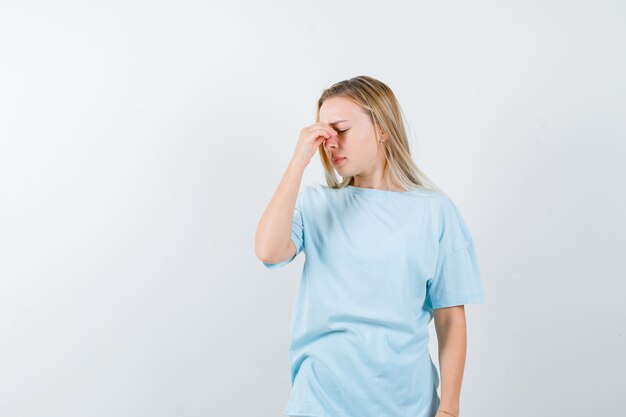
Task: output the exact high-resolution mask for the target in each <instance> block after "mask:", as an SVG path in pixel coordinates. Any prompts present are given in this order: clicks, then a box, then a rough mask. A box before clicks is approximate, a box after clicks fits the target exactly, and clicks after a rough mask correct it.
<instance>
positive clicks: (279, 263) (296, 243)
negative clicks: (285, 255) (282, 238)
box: [263, 238, 302, 268]
mask: <svg viewBox="0 0 626 417" xmlns="http://www.w3.org/2000/svg"><path fill="white" fill-rule="evenodd" d="M291 240H292V241H293V243H294V245H295V246H296V253H294V255H293V256H292V257H291V258H289V259H285V260H284V261H281V262H276V263H273V264H272V263H268V262H263V265H265V266H266V267H267V268H278V267H281V266H283V265H287V264H288V263H290V262H291V261H293V260H294V259H295V257H296V256H298V254H299V253H300V252H301V251H302V250H301V249H300V250H299V246H298V242H296V241H295V240H294V239H293V238H292V239H291Z"/></svg>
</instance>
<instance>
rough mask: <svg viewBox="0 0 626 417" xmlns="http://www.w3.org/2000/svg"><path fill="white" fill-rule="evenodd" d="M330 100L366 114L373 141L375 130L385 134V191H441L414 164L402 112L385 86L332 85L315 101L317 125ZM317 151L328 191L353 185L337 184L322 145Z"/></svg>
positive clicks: (361, 81) (353, 81)
mask: <svg viewBox="0 0 626 417" xmlns="http://www.w3.org/2000/svg"><path fill="white" fill-rule="evenodd" d="M330 97H344V98H347V99H349V100H351V101H352V102H354V103H355V104H357V105H359V106H360V107H361V108H362V109H363V110H364V111H365V112H366V113H368V114H369V116H370V120H371V121H372V124H373V125H374V127H375V129H374V131H375V133H376V139H379V135H378V128H380V129H382V131H383V132H385V133H386V134H387V137H388V138H387V139H386V140H385V141H383V142H382V144H383V148H384V152H385V160H386V164H385V167H384V169H383V181H384V183H385V184H386V186H387V188H389V189H390V188H391V184H397V185H400V186H401V187H402V188H404V189H405V190H408V191H412V190H417V189H427V190H433V191H441V190H440V189H439V188H438V187H437V186H436V185H435V184H434V183H433V182H432V181H431V180H430V179H429V178H428V177H427V176H426V175H425V174H424V173H423V172H422V171H421V170H420V169H419V168H418V166H417V164H416V163H415V161H413V158H412V157H411V150H410V149H409V141H408V138H407V133H406V130H405V128H404V122H403V114H402V109H401V108H400V104H399V103H398V100H397V99H396V96H395V95H394V93H393V91H391V89H390V88H389V87H388V86H387V85H386V84H385V83H383V82H382V81H379V80H377V79H375V78H372V77H368V76H366V75H360V76H358V77H354V78H350V79H349V80H344V81H340V82H337V83H335V84H333V85H332V86H330V87H329V88H327V89H325V90H324V91H323V92H322V95H321V96H320V98H319V100H318V101H317V111H316V116H315V119H316V122H319V117H320V108H321V107H322V104H323V103H324V101H325V100H326V99H328V98H330ZM318 150H319V154H320V159H321V161H322V166H323V167H324V175H325V179H326V184H327V185H328V186H329V187H330V188H343V187H345V186H347V185H352V184H353V180H354V176H352V175H351V176H348V177H342V178H343V179H342V180H340V181H337V178H336V176H335V171H334V169H333V165H332V163H331V161H330V160H329V159H328V156H327V155H326V152H325V151H324V143H322V144H321V145H320V146H319V148H318Z"/></svg>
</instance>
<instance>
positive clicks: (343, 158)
mask: <svg viewBox="0 0 626 417" xmlns="http://www.w3.org/2000/svg"><path fill="white" fill-rule="evenodd" d="M345 159H346V158H345V156H340V157H337V158H333V164H334V165H338V164H340V163H342V162H343V161H344V160H345Z"/></svg>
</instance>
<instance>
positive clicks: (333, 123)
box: [328, 120, 348, 125]
mask: <svg viewBox="0 0 626 417" xmlns="http://www.w3.org/2000/svg"><path fill="white" fill-rule="evenodd" d="M347 121H348V120H336V121H334V122H331V123H328V124H329V125H338V124H339V123H341V122H347Z"/></svg>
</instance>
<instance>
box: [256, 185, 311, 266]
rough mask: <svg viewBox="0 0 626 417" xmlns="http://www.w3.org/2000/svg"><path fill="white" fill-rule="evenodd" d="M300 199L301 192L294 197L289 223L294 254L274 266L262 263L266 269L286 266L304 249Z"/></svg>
mask: <svg viewBox="0 0 626 417" xmlns="http://www.w3.org/2000/svg"><path fill="white" fill-rule="evenodd" d="M302 197H303V191H299V192H298V197H296V204H295V208H294V210H293V219H292V221H291V240H293V243H294V245H295V246H296V253H295V254H294V255H293V256H292V257H291V258H290V259H286V260H284V261H282V262H278V263H275V264H271V263H267V262H263V265H265V266H266V267H268V268H277V267H281V266H283V265H287V264H288V263H290V262H291V261H293V260H294V259H295V257H296V256H298V254H299V253H300V252H302V250H303V249H304V221H303V216H302Z"/></svg>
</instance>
